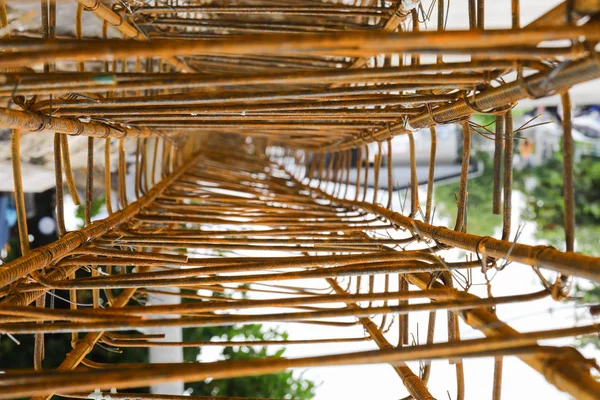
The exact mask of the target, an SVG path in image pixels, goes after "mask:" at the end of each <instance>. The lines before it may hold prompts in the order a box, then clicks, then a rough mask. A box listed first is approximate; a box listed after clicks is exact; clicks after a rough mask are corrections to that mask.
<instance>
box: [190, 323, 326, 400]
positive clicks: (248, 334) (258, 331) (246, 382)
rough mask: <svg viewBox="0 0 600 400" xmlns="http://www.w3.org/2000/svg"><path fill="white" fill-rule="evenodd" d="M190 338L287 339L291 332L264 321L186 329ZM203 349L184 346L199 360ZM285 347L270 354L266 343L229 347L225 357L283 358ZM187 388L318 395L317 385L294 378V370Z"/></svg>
mask: <svg viewBox="0 0 600 400" xmlns="http://www.w3.org/2000/svg"><path fill="white" fill-rule="evenodd" d="M183 337H184V340H186V341H207V340H211V339H212V340H214V339H217V338H218V339H221V340H286V339H287V337H288V335H287V333H286V332H281V331H279V330H277V329H272V328H271V329H264V327H263V326H262V325H260V324H251V325H232V326H213V327H202V328H190V329H184V331H183ZM200 352H201V349H200V348H186V349H184V358H185V360H186V361H191V362H193V361H196V360H198V356H199V355H200ZM284 353H285V348H281V349H279V350H276V351H274V352H272V353H269V351H268V349H267V347H264V346H235V347H226V348H225V349H224V350H223V352H222V354H221V357H222V359H224V360H232V361H233V360H250V359H256V358H266V357H271V358H280V357H282V356H283V355H284ZM186 388H192V389H193V393H192V394H193V395H194V396H217V395H218V396H231V397H264V398H272V399H298V400H309V399H312V398H313V397H314V396H315V384H314V382H311V381H310V380H307V379H304V378H303V377H302V376H299V377H294V376H293V373H292V371H285V372H280V373H276V374H268V375H257V376H245V377H239V378H232V379H215V380H210V381H209V380H207V381H203V382H202V381H201V382H190V383H188V384H187V385H186Z"/></svg>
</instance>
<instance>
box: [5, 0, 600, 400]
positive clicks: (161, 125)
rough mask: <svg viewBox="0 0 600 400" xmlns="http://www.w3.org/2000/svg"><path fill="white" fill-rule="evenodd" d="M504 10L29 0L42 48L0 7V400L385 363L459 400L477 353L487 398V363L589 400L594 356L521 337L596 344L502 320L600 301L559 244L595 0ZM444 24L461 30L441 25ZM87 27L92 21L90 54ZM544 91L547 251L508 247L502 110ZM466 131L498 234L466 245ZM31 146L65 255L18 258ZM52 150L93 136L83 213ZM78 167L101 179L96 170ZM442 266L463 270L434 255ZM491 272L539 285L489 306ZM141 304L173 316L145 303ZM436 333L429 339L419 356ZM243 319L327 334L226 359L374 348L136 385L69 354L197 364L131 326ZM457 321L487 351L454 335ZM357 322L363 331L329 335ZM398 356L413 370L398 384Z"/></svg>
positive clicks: (146, 378)
mask: <svg viewBox="0 0 600 400" xmlns="http://www.w3.org/2000/svg"><path fill="white" fill-rule="evenodd" d="M15 3H21V2H18V1H17V2H15ZM491 3H495V4H491ZM504 3H506V4H504ZM504 3H503V2H498V4H496V2H486V1H485V0H468V1H462V2H458V1H457V2H454V1H453V2H452V3H450V2H449V1H448V2H446V1H445V0H430V1H423V2H421V1H419V0H385V1H383V0H377V1H375V0H349V1H342V0H329V1H325V0H323V1H321V0H293V1H292V0H278V1H267V0H257V1H250V0H231V1H220V0H210V1H204V0H202V1H200V0H194V1H180V0H164V1H146V2H144V1H138V0H120V1H100V0H77V1H76V2H73V3H72V4H71V3H70V2H66V1H65V2H59V4H58V7H57V4H56V2H55V1H54V0H42V1H41V29H40V26H39V24H38V23H37V22H36V21H33V22H31V21H29V19H31V16H29V17H28V15H29V14H25V16H23V15H21V14H19V15H21V16H19V15H17V16H15V13H14V12H12V11H14V9H13V8H12V7H13V6H16V5H15V4H12V5H11V2H10V1H5V0H0V24H1V29H0V32H1V34H2V35H3V38H2V39H1V40H0V42H1V47H2V48H3V52H2V54H1V55H0V68H2V73H1V75H2V81H1V83H0V92H1V96H2V101H3V103H2V107H1V108H0V126H2V127H5V128H10V129H12V139H11V145H12V155H13V159H12V162H13V173H14V187H15V190H14V192H15V202H16V210H17V217H18V228H19V237H20V246H21V253H22V256H21V257H20V258H17V259H15V260H13V261H10V262H7V263H5V264H4V265H1V266H0V315H1V322H0V333H2V334H3V335H7V336H6V337H10V338H14V337H16V335H34V337H35V341H34V343H35V344H34V346H35V349H34V360H33V365H34V369H32V370H6V371H4V373H3V374H1V375H0V398H19V397H25V396H34V398H36V399H38V398H40V399H41V398H50V397H51V396H52V395H54V394H58V395H61V396H64V397H69V398H88V397H89V396H90V393H92V392H94V391H96V395H97V396H100V397H103V396H110V398H111V399H125V398H135V399H148V400H149V399H157V398H160V399H178V398H182V397H181V396H175V395H171V396H169V395H162V396H159V395H154V394H152V395H149V394H131V393H130V394H124V393H121V392H120V391H119V389H121V388H131V387H145V386H149V385H152V384H155V383H157V382H169V381H181V380H183V381H188V382H189V381H198V380H203V379H206V378H213V379H220V378H229V377H238V376H245V375H256V374H266V373H273V372H278V371H282V370H285V369H290V368H306V367H313V366H339V365H353V364H364V365H365V368H369V367H368V365H369V364H375V363H386V364H390V366H391V367H392V368H393V369H394V371H395V372H396V373H397V375H398V376H399V377H400V379H401V384H402V385H404V386H405V388H406V391H407V393H408V396H409V397H411V398H414V399H419V400H425V399H433V398H435V397H434V395H432V392H434V393H439V390H440V388H439V387H436V384H435V382H434V381H431V382H430V381H429V377H430V373H431V369H432V361H434V360H450V362H451V363H452V364H453V373H455V375H456V378H455V379H456V384H455V389H453V390H455V393H453V394H452V398H456V399H464V398H465V390H466V388H468V384H469V381H468V380H467V379H465V374H464V367H463V360H465V359H469V358H474V357H490V359H491V360H493V361H491V362H493V363H494V378H493V388H491V391H490V396H491V397H492V398H493V399H500V397H501V387H502V364H503V359H504V357H505V356H516V357H518V358H519V359H520V360H522V361H523V362H524V363H526V364H527V365H529V366H530V367H531V368H533V369H534V370H536V371H538V372H539V373H540V374H542V375H543V376H544V377H545V378H546V379H547V380H548V381H549V382H550V383H551V384H552V385H555V386H556V387H557V388H558V389H559V390H562V391H565V392H567V393H569V394H570V395H571V396H572V397H574V398H577V399H598V398H599V396H600V384H599V383H598V381H596V380H595V378H594V377H593V374H592V371H591V370H592V369H593V368H594V362H593V360H586V359H585V358H583V356H582V355H581V354H580V353H579V352H578V351H577V350H575V349H574V348H571V347H552V346H545V345H540V344H538V341H540V340H546V339H555V338H562V337H574V336H581V335H594V334H597V333H598V332H600V326H599V325H597V324H593V323H590V324H585V325H582V324H578V325H575V326H571V327H566V328H560V329H544V327H540V329H539V330H536V331H533V332H526V333H522V332H518V331H517V330H515V329H513V328H511V327H510V326H509V325H507V324H506V323H504V322H502V321H501V320H500V319H499V317H498V316H497V312H496V309H497V307H500V306H502V305H505V304H512V303H519V302H530V301H535V300H539V299H542V298H546V297H551V298H553V299H555V300H556V301H565V300H571V298H570V297H569V290H570V288H571V282H572V277H580V278H585V279H589V280H591V281H595V282H600V259H598V258H596V257H593V256H589V255H585V254H580V253H576V252H575V247H574V230H575V223H574V196H575V190H574V186H573V138H572V134H571V131H572V127H571V118H570V110H571V100H570V96H569V89H570V88H571V87H572V86H574V85H577V84H579V83H584V82H587V81H590V80H593V79H596V78H599V77H600V63H599V58H598V53H597V52H596V48H595V46H596V42H597V41H598V39H599V38H600V29H599V27H598V23H597V19H596V17H597V14H598V12H599V11H600V3H599V2H598V1H595V0H571V1H564V2H562V3H559V4H557V5H556V6H555V7H554V8H551V9H549V10H548V11H547V12H545V13H543V14H542V15H541V16H538V17H537V18H535V19H534V20H533V21H531V22H529V21H528V22H527V24H524V23H522V22H521V16H522V15H523V13H522V12H521V10H520V8H521V7H528V6H530V4H528V3H533V2H532V1H528V0H525V1H522V2H521V3H523V4H522V5H521V4H520V2H519V0H512V1H511V2H508V1H507V2H504ZM32 4H33V3H32ZM21 6H23V4H22V3H21ZM486 6H487V7H488V9H487V11H486ZM61 7H63V8H64V9H67V8H68V7H73V8H74V9H76V11H75V14H74V19H70V17H69V19H68V18H67V17H64V18H62V17H61V14H60V12H58V13H57V8H58V10H59V11H60V9H61ZM490 7H492V8H494V10H496V9H498V8H503V9H504V10H505V11H506V21H502V23H501V24H500V25H498V24H495V25H494V27H493V29H490V27H488V26H486V18H484V16H485V15H486V12H487V15H488V16H489V15H490ZM34 8H35V9H36V10H38V8H37V4H36V5H35V7H34V6H33V5H32V7H31V9H34ZM451 11H453V12H454V13H453V12H451ZM456 11H458V13H456ZM36 12H37V11H36ZM460 12H462V13H463V14H464V15H466V18H465V26H460V23H459V22H458V23H455V22H456V21H459V20H460V16H459V15H458V14H460ZM493 12H496V11H493ZM64 15H67V14H64ZM87 15H90V16H95V17H97V19H98V21H99V26H101V29H99V30H98V32H92V33H89V35H90V36H89V37H88V35H86V26H85V25H84V24H83V23H82V21H83V18H84V17H86V18H87ZM28 18H29V19H28ZM457 24H458V25H457ZM497 25H498V26H497ZM73 26H74V31H71V29H72V27H73ZM66 27H68V28H66ZM554 95H555V96H560V99H561V102H562V105H563V109H564V118H563V122H562V125H563V126H562V127H563V177H564V188H563V197H564V211H565V212H564V215H565V217H564V232H565V243H566V251H561V250H559V249H556V248H554V247H551V246H539V245H537V246H533V245H529V244H526V243H520V242H519V241H518V235H515V227H514V226H512V227H511V208H512V207H511V194H512V171H513V167H512V159H513V143H514V140H515V131H516V129H515V128H514V127H513V116H512V110H513V107H514V106H515V105H516V104H517V102H518V101H520V100H524V99H528V98H533V99H535V98H540V97H547V96H554ZM472 114H492V115H493V116H494V119H495V121H496V123H495V130H494V131H489V130H488V131H487V133H488V135H489V136H490V137H491V138H492V139H493V140H494V142H495V151H494V182H493V185H494V189H493V191H494V193H493V195H494V198H493V203H494V204H493V213H494V214H499V215H502V218H503V226H502V233H501V235H499V237H491V236H478V235H474V234H472V233H470V232H469V229H468V225H469V224H468V219H467V217H468V215H467V202H468V174H469V165H470V155H471V154H470V153H471V135H472V134H473V133H475V132H476V131H477V130H478V129H480V128H481V127H478V126H475V125H474V123H473V122H471V121H470V116H471V115H472ZM445 124H458V125H459V126H460V128H461V130H462V142H463V145H462V156H461V157H462V158H461V165H462V167H461V168H462V169H461V172H460V187H459V190H458V192H457V193H456V207H457V216H456V220H455V221H451V222H450V223H449V224H448V227H446V226H439V225H436V224H434V223H433V217H434V215H433V214H434V210H435V202H434V199H433V193H434V192H433V187H434V170H435V166H436V143H437V142H436V126H439V125H445ZM424 128H426V129H428V130H429V134H430V137H431V146H430V153H429V159H428V161H429V164H428V168H429V175H428V182H427V184H425V185H422V190H424V191H425V193H426V194H425V197H426V198H425V199H423V194H422V195H421V199H419V182H418V179H417V172H416V169H417V163H416V155H415V139H414V133H415V132H416V131H417V130H422V129H424ZM50 132H53V133H54V166H55V175H56V202H57V204H56V220H57V226H58V234H59V239H58V240H56V241H55V242H53V243H51V244H49V245H46V246H43V247H39V248H35V249H30V248H29V241H28V232H27V224H26V209H25V203H24V193H23V184H22V171H21V164H20V154H21V148H20V140H21V135H49V134H50ZM398 135H407V136H408V143H409V148H410V155H409V161H408V162H407V164H408V165H407V167H408V168H409V169H410V176H411V179H410V185H409V188H408V193H409V195H408V197H409V200H408V201H407V204H410V205H409V206H408V207H406V208H407V209H406V210H405V209H404V208H402V209H398V207H397V204H396V203H395V196H396V194H395V192H394V187H395V185H394V176H393V168H387V169H386V171H387V172H386V173H381V171H382V164H383V165H388V166H391V165H393V159H392V158H393V151H392V149H391V146H392V144H391V140H392V138H393V137H394V136H398ZM68 136H86V137H87V140H88V142H87V143H88V147H87V150H88V153H87V175H86V176H85V179H84V180H85V193H84V196H82V197H83V198H82V199H81V200H80V199H79V196H78V194H77V193H78V189H77V182H76V179H75V178H74V174H73V171H72V169H73V168H71V164H70V153H69V142H68V140H67V137H68ZM98 150H99V151H100V154H101V155H102V154H103V156H104V157H100V158H103V159H99V157H97V156H96V157H94V155H95V153H97V152H98ZM113 150H114V151H115V152H116V153H113ZM369 152H370V153H371V155H369ZM373 152H375V155H373ZM115 157H116V158H117V160H115ZM111 164H112V165H114V171H116V173H115V174H114V175H113V173H112V172H114V171H111ZM94 171H100V172H101V174H100V176H96V175H95V174H94ZM380 175H381V176H380ZM351 176H352V177H351ZM63 181H65V182H66V184H67V187H68V192H69V194H70V196H71V197H72V198H73V200H74V202H75V203H76V204H77V203H79V202H80V201H81V203H82V204H83V205H84V210H85V215H84V226H83V227H82V228H81V229H79V230H71V231H68V230H67V229H66V226H65V210H64V201H65V200H64V197H65V193H64V185H63ZM369 182H372V184H369ZM382 186H385V187H386V189H384V190H380V187H382ZM96 196H104V197H105V199H106V200H105V206H106V209H107V212H108V216H107V217H106V218H104V219H99V220H92V212H91V205H92V202H93V200H94V197H96ZM453 249H460V250H462V251H464V252H466V253H467V257H466V258H464V257H463V258H461V259H458V258H457V257H453V256H451V254H453V253H452V251H453ZM509 263H511V264H510V265H509V266H508V264H509ZM504 268H510V269H522V270H531V269H532V268H533V269H534V270H535V271H537V272H538V273H539V275H540V282H541V283H542V284H541V285H538V286H536V285H532V290H531V291H529V292H527V293H519V294H514V293H512V294H507V293H508V292H506V291H505V293H502V292H503V291H502V290H500V291H499V292H500V293H498V292H497V291H494V292H493V293H492V284H491V283H490V282H491V281H490V279H489V278H488V277H489V276H490V275H495V274H502V273H503V270H504ZM542 272H543V273H544V274H545V275H543V274H542ZM548 272H549V274H548ZM474 275H476V276H478V277H479V279H480V280H481V279H484V280H485V282H487V296H477V295H475V294H473V293H472V291H470V287H469V286H470V283H471V282H472V281H473V280H476V279H477V278H475V277H473V276H474ZM544 276H546V277H547V276H552V277H553V279H554V281H548V280H547V279H546V278H544ZM465 277H466V278H465ZM315 282H320V283H319V284H315ZM200 289H204V290H206V291H208V292H209V293H212V295H208V296H205V295H201V294H199V292H198V290H200ZM56 290H68V293H69V299H68V300H70V309H59V308H53V307H52V302H51V301H50V299H52V298H53V296H54V292H55V291H56ZM224 291H228V292H229V293H234V294H240V293H246V294H247V295H245V296H237V295H236V296H233V297H231V298H229V299H227V301H224V300H223V298H222V296H217V295H215V293H216V294H219V293H222V292H224ZM82 293H86V294H87V295H88V296H89V297H90V298H91V299H92V303H91V304H90V305H89V306H87V307H84V306H81V305H80V304H78V296H81V294H82ZM157 293H158V294H162V295H168V296H174V297H182V298H183V297H185V298H186V300H187V301H186V302H184V303H180V304H171V305H160V304H152V303H146V302H145V300H147V299H148V298H149V296H151V295H156V294H157ZM417 312H426V313H428V315H429V317H428V327H427V338H426V341H421V342H422V343H415V342H414V341H412V340H411V333H412V332H413V331H414V329H415V324H414V319H413V318H411V316H412V315H414V314H416V313H417ZM442 314H443V315H444V318H445V316H446V315H447V328H446V327H444V329H446V330H447V335H445V338H444V340H439V335H438V336H436V335H435V332H436V331H435V328H436V327H435V320H436V317H437V316H438V315H442ZM411 320H412V321H411ZM459 320H461V321H462V322H460V323H459ZM257 322H261V323H278V324H297V323H302V324H308V325H311V326H321V327H323V326H325V327H328V332H329V333H330V334H329V335H328V336H327V337H321V338H314V337H310V338H306V337H292V338H289V339H288V340H285V341H268V340H262V341H260V340H255V341H248V342H240V341H230V342H221V343H220V345H225V346H226V345H229V346H234V345H241V344H246V345H253V346H278V345H289V346H292V345H293V346H312V345H315V344H322V343H332V344H334V343H350V342H357V341H370V342H372V343H373V344H374V347H373V349H374V350H370V351H360V352H344V351H343V347H342V348H341V349H342V351H337V352H334V353H328V354H323V355H319V356H310V357H300V358H265V359H253V360H247V361H243V362H242V361H216V362H208V363H171V364H156V363H154V364H153V363H148V364H136V365H129V364H127V365H126V364H114V365H110V364H100V363H98V362H95V361H94V360H93V359H91V358H90V357H89V354H90V352H91V351H92V350H93V349H94V348H95V347H96V346H105V347H110V348H124V347H159V346H182V347H190V346H210V345H212V344H211V343H190V342H188V343H186V342H167V341H165V340H161V338H160V337H158V338H157V337H156V335H150V334H148V333H147V330H146V329H147V328H153V327H161V328H164V327H179V328H190V327H205V326H220V325H232V324H250V323H257ZM461 325H462V326H470V327H472V328H474V329H478V330H480V331H481V332H482V333H483V334H484V335H485V337H483V338H478V339H467V338H464V337H461V332H460V327H461ZM356 326H358V327H360V328H361V330H360V332H362V333H363V334H362V335H358V336H356V335H355V336H351V335H350V336H349V335H347V334H344V333H343V332H344V331H345V330H347V329H350V328H351V327H356ZM341 328H344V329H341ZM438 329H440V328H439V324H438ZM123 331H124V332H123ZM119 332H120V333H119ZM50 334H60V335H68V334H70V335H71V337H72V346H73V348H72V350H71V351H70V352H69V353H68V354H65V358H64V361H63V362H62V363H61V364H60V366H59V367H58V368H57V369H42V360H43V359H44V344H45V342H46V341H47V338H48V336H49V335H50ZM392 338H393V340H392ZM2 340H5V337H4V336H3V338H2ZM10 356H11V355H10V354H2V355H0V360H1V359H2V358H4V357H10ZM414 361H419V362H421V368H419V370H415V368H414V364H410V366H409V364H407V363H412V362H414ZM0 367H1V365H0ZM505 384H510V382H508V383H507V382H505ZM111 388H114V389H116V391H114V390H113V391H112V392H111V393H110V394H108V391H109V390H110V389H111ZM441 389H443V391H442V393H445V390H446V388H441ZM92 395H94V394H93V393H92ZM106 398H108V397H106ZM438 398H439V397H438Z"/></svg>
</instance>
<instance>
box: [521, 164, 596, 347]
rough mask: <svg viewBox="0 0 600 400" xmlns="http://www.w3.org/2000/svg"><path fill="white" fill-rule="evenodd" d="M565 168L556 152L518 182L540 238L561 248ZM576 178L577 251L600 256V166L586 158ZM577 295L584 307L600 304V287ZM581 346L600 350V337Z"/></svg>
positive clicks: (578, 290) (581, 341) (589, 338)
mask: <svg viewBox="0 0 600 400" xmlns="http://www.w3.org/2000/svg"><path fill="white" fill-rule="evenodd" d="M562 167H563V166H562V154H561V153H556V154H555V155H554V157H553V158H552V159H551V160H550V161H549V162H548V163H547V164H545V165H542V166H538V167H533V168H527V169H525V170H524V171H523V172H522V173H521V174H520V175H521V177H520V179H518V180H517V183H518V184H519V185H520V186H519V188H520V190H521V191H522V192H523V193H524V194H525V197H526V208H525V210H526V211H525V213H524V217H525V218H526V219H529V220H532V221H535V222H536V223H537V225H538V229H537V230H536V233H535V235H536V237H537V238H538V239H542V240H545V241H546V242H548V243H549V244H550V245H552V246H555V247H557V248H559V249H562V248H564V242H565V233H564V230H563V223H564V211H565V209H564V203H563V177H562ZM573 176H574V185H575V225H576V229H575V240H576V250H577V251H578V252H581V253H585V254H590V255H595V256H600V163H599V162H598V160H597V159H594V158H582V159H581V160H580V161H579V162H576V163H575V165H574V171H573ZM575 295H576V296H579V297H580V298H581V301H580V302H581V303H583V304H594V303H595V304H597V303H600V285H598V284H594V285H593V286H592V288H591V289H586V288H582V287H579V286H578V287H577V288H576V291H575ZM577 344H578V346H580V347H583V346H586V345H588V344H590V345H592V346H595V347H596V348H597V349H599V350H600V338H599V337H598V336H586V337H583V338H582V339H579V340H578V342H577Z"/></svg>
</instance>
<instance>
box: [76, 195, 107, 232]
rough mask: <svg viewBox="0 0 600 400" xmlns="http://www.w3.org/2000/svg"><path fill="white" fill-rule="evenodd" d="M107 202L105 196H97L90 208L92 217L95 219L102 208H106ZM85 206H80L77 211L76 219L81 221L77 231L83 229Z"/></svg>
mask: <svg viewBox="0 0 600 400" xmlns="http://www.w3.org/2000/svg"><path fill="white" fill-rule="evenodd" d="M105 201H106V197H105V196H104V195H100V196H97V197H95V198H93V199H92V205H91V207H90V213H91V216H92V217H94V216H96V215H98V214H99V213H100V210H101V209H102V206H104V202H105ZM84 208H85V207H84V205H83V204H80V205H78V206H77V208H76V209H75V218H77V219H78V220H79V222H78V223H77V229H81V228H83V225H84V218H83V217H84Z"/></svg>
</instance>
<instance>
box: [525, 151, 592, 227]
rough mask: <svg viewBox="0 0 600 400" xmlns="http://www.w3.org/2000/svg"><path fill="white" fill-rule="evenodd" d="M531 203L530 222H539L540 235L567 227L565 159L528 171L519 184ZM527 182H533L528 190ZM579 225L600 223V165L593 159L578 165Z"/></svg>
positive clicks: (576, 182) (577, 205)
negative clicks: (565, 213)
mask: <svg viewBox="0 0 600 400" xmlns="http://www.w3.org/2000/svg"><path fill="white" fill-rule="evenodd" d="M516 182H517V183H518V184H519V183H520V182H522V183H520V186H519V189H520V190H521V191H522V192H523V193H524V194H525V196H526V199H527V207H526V210H527V213H526V214H525V218H526V219H530V220H533V221H536V223H537V224H538V227H540V228H541V229H539V230H538V232H540V233H543V232H544V231H545V230H552V229H555V228H557V227H562V226H563V218H564V204H563V177H562V155H561V154H560V153H556V154H555V156H554V157H553V158H552V159H551V160H550V161H549V162H548V163H547V164H545V165H542V166H538V167H530V168H526V169H525V170H523V171H522V173H521V179H518V180H516ZM525 182H533V185H528V186H532V187H527V188H525V187H524V185H525ZM574 184H575V193H576V196H575V223H576V224H577V225H579V226H593V225H598V224H599V223H600V201H599V199H600V163H599V162H598V160H596V159H593V158H582V159H581V160H580V161H579V162H577V163H575V165H574Z"/></svg>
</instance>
